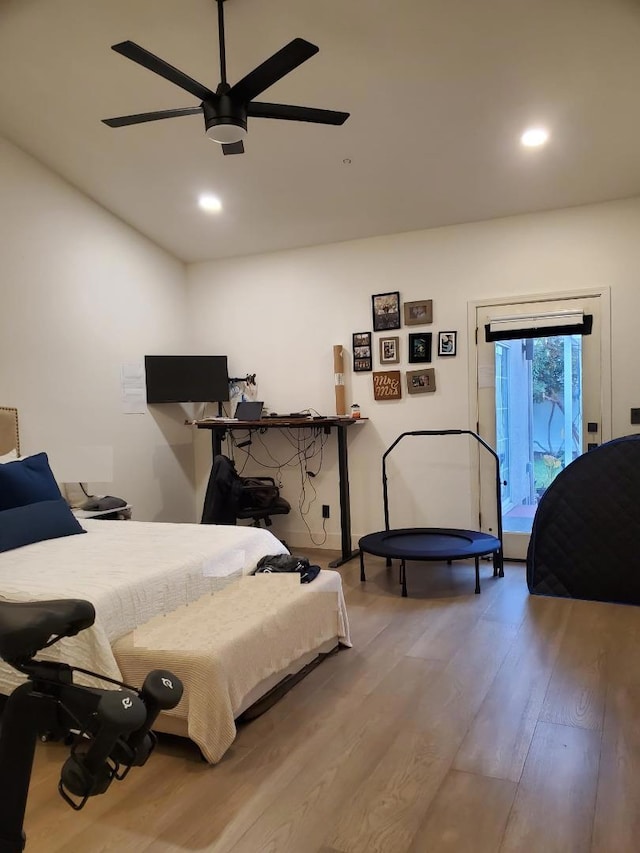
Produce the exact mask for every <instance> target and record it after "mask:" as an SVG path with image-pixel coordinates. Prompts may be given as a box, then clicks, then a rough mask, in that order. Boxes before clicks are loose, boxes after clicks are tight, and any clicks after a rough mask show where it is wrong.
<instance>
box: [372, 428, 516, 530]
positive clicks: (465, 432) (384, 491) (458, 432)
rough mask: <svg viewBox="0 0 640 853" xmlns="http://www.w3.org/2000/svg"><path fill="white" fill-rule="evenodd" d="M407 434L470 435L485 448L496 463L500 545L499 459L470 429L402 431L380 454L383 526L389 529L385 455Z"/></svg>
mask: <svg viewBox="0 0 640 853" xmlns="http://www.w3.org/2000/svg"><path fill="white" fill-rule="evenodd" d="M408 435H470V436H471V437H472V438H475V440H476V441H477V442H478V443H479V444H481V445H482V446H483V447H484V448H485V450H488V451H489V453H490V454H491V455H492V456H493V458H494V460H495V463H496V506H497V511H498V539H499V540H500V544H501V545H502V501H501V497H502V496H501V481H500V460H499V458H498V454H497V453H496V452H495V450H494V449H493V447H491V445H490V444H487V442H486V441H485V440H484V439H483V438H481V437H480V436H479V435H478V433H477V432H473V431H472V430H470V429H418V430H412V431H410V432H402V433H400V435H399V436H398V437H397V438H396V440H395V441H394V442H393V444H392V445H391V446H390V447H388V448H387V450H385V452H384V454H383V456H382V495H383V500H384V528H385V530H389V529H390V528H389V495H388V491H387V456H388V455H389V454H390V453H391V451H392V450H393V449H394V447H395V446H396V445H397V444H399V443H400V442H401V441H402V439H403V438H406V437H407V436H408Z"/></svg>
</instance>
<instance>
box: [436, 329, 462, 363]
mask: <svg viewBox="0 0 640 853" xmlns="http://www.w3.org/2000/svg"><path fill="white" fill-rule="evenodd" d="M457 352H458V333H457V332H438V355H439V356H443V357H444V356H446V355H456V353H457Z"/></svg>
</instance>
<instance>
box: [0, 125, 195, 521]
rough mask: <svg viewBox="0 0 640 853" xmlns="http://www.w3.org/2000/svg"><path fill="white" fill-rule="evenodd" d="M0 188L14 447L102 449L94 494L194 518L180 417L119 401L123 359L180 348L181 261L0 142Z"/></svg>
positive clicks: (141, 512)
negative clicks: (127, 408)
mask: <svg viewBox="0 0 640 853" xmlns="http://www.w3.org/2000/svg"><path fill="white" fill-rule="evenodd" d="M0 187H2V191H1V192H0V234H1V235H2V237H1V241H2V268H1V279H0V280H1V284H0V292H1V300H0V405H15V406H17V407H18V408H19V410H20V427H21V436H22V443H23V447H22V449H23V452H24V453H31V452H34V451H38V450H49V451H52V462H53V459H54V458H55V457H56V456H57V455H58V454H63V455H64V454H65V453H66V454H71V455H73V448H74V447H75V446H77V445H80V446H83V447H87V446H90V447H101V448H103V447H106V448H111V449H112V453H113V480H112V482H108V483H103V484H100V483H91V484H90V485H91V486H92V487H93V489H94V491H99V492H102V493H104V492H107V493H109V494H116V495H121V496H123V497H125V498H127V499H128V500H129V501H130V502H131V503H132V504H134V518H136V519H140V520H151V519H157V520H170V521H180V520H185V521H192V520H194V517H195V516H194V512H195V504H194V495H193V442H192V435H191V432H190V431H189V430H188V429H186V428H185V427H184V426H183V423H182V421H183V412H182V411H181V410H179V409H178V407H175V408H174V407H164V409H163V410H162V411H160V410H158V411H154V412H153V413H149V412H147V413H145V414H142V415H125V414H123V409H122V405H121V397H120V367H121V365H122V364H123V363H124V362H130V361H139V360H141V359H142V358H143V356H144V355H145V353H150V352H180V351H181V350H183V349H184V347H185V342H186V340H187V337H186V322H185V318H186V303H185V287H184V283H185V269H184V266H183V265H182V264H181V263H179V262H178V261H176V260H175V259H174V258H172V257H171V256H170V255H168V254H167V253H166V252H164V251H162V250H161V249H159V248H158V247H157V246H155V245H153V244H152V243H151V242H149V241H148V240H147V239H145V238H143V237H142V236H140V235H139V234H138V233H137V232H135V231H133V230H132V229H131V228H129V227H128V226H126V225H125V224H124V223H122V222H121V221H120V220H118V219H116V218H115V217H113V216H112V215H111V214H109V213H107V212H106V211H105V210H104V209H103V208H101V207H99V206H98V205H96V204H94V203H93V202H92V201H90V200H89V199H88V198H86V196H84V195H82V194H81V193H79V192H77V191H76V190H75V189H73V188H72V187H70V186H69V185H68V184H66V183H65V182H63V181H62V180H61V179H59V178H58V177H56V176H55V175H53V174H52V173H51V172H50V171H48V170H47V169H45V168H43V167H42V166H41V165H39V164H38V163H37V162H36V161H34V160H33V159H31V158H30V157H28V156H27V155H25V154H24V153H22V152H21V151H19V150H18V149H17V148H15V147H14V146H12V145H11V144H10V143H8V142H7V141H5V140H3V139H0ZM54 471H55V464H54Z"/></svg>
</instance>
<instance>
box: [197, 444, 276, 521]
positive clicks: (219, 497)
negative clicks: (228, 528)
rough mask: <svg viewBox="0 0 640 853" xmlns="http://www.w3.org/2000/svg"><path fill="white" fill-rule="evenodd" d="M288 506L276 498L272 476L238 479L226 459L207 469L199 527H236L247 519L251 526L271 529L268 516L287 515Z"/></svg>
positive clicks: (233, 467) (223, 457)
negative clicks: (208, 472) (205, 488)
mask: <svg viewBox="0 0 640 853" xmlns="http://www.w3.org/2000/svg"><path fill="white" fill-rule="evenodd" d="M289 512H291V504H290V503H289V502H288V501H287V500H285V499H284V498H283V497H282V496H281V495H280V490H279V488H278V487H277V486H276V483H275V480H274V479H273V477H241V476H240V475H239V474H238V472H237V471H236V468H235V464H234V463H233V462H232V460H231V459H229V458H228V457H227V456H222V455H220V456H216V457H215V459H214V460H213V465H212V466H211V474H210V475H209V482H208V484H207V492H206V495H205V499H204V507H203V509H202V522H201V523H202V524H236V523H237V520H238V519H249V518H250V519H251V520H252V524H253V526H254V527H260V526H261V522H264V524H265V526H266V527H271V525H272V523H273V522H272V521H271V516H272V515H287V514H288V513H289Z"/></svg>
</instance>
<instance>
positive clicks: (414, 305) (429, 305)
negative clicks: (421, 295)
mask: <svg viewBox="0 0 640 853" xmlns="http://www.w3.org/2000/svg"><path fill="white" fill-rule="evenodd" d="M403 308H404V324H405V326H421V325H425V324H426V323H432V322H433V299H419V300H418V301H417V302H405V303H404V305H403Z"/></svg>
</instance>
